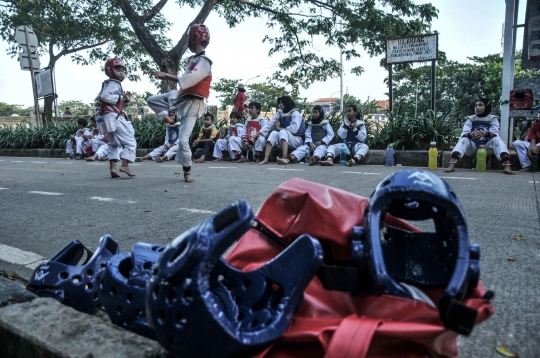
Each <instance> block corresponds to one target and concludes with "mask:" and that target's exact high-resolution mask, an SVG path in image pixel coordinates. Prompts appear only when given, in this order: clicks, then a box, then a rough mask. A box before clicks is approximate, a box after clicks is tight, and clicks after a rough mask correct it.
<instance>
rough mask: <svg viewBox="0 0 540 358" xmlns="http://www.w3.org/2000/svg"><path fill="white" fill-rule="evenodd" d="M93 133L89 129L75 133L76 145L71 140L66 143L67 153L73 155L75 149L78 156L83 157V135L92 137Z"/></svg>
mask: <svg viewBox="0 0 540 358" xmlns="http://www.w3.org/2000/svg"><path fill="white" fill-rule="evenodd" d="M91 134H92V132H91V131H90V130H89V129H88V128H83V129H79V130H78V131H77V132H76V133H75V143H73V141H72V140H71V138H70V139H68V140H67V142H66V153H67V154H70V155H72V154H73V148H75V152H76V153H77V154H80V155H82V154H83V153H84V149H83V148H84V146H83V142H84V138H83V135H91Z"/></svg>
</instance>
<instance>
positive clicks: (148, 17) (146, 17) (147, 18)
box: [141, 0, 168, 24]
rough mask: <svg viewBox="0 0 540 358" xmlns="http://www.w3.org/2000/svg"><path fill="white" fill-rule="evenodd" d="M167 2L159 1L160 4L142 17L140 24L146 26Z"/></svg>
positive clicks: (164, 0)
mask: <svg viewBox="0 0 540 358" xmlns="http://www.w3.org/2000/svg"><path fill="white" fill-rule="evenodd" d="M167 1H168V0H160V2H158V3H157V4H156V5H154V7H153V8H152V9H151V10H150V11H148V13H147V14H146V15H144V16H143V17H142V19H141V20H142V22H143V23H145V24H146V23H147V22H148V21H150V20H152V19H153V18H154V16H156V15H157V14H158V13H159V12H160V11H161V9H163V6H165V4H166V3H167Z"/></svg>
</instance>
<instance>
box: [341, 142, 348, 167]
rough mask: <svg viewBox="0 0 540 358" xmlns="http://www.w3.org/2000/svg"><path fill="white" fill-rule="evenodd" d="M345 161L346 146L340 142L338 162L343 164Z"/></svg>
mask: <svg viewBox="0 0 540 358" xmlns="http://www.w3.org/2000/svg"><path fill="white" fill-rule="evenodd" d="M345 163H347V147H345V144H342V145H341V148H339V164H340V165H345Z"/></svg>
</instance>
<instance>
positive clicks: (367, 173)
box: [364, 173, 381, 175]
mask: <svg viewBox="0 0 540 358" xmlns="http://www.w3.org/2000/svg"><path fill="white" fill-rule="evenodd" d="M364 174H367V175H381V173H364Z"/></svg>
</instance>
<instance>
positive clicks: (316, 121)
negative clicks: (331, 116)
mask: <svg viewBox="0 0 540 358" xmlns="http://www.w3.org/2000/svg"><path fill="white" fill-rule="evenodd" d="M311 111H312V112H313V111H319V118H317V119H315V118H313V116H312V117H311V122H312V123H313V124H319V123H321V122H322V120H323V119H324V111H323V109H322V107H321V106H319V105H317V106H315V107H313V109H312V110H311Z"/></svg>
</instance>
